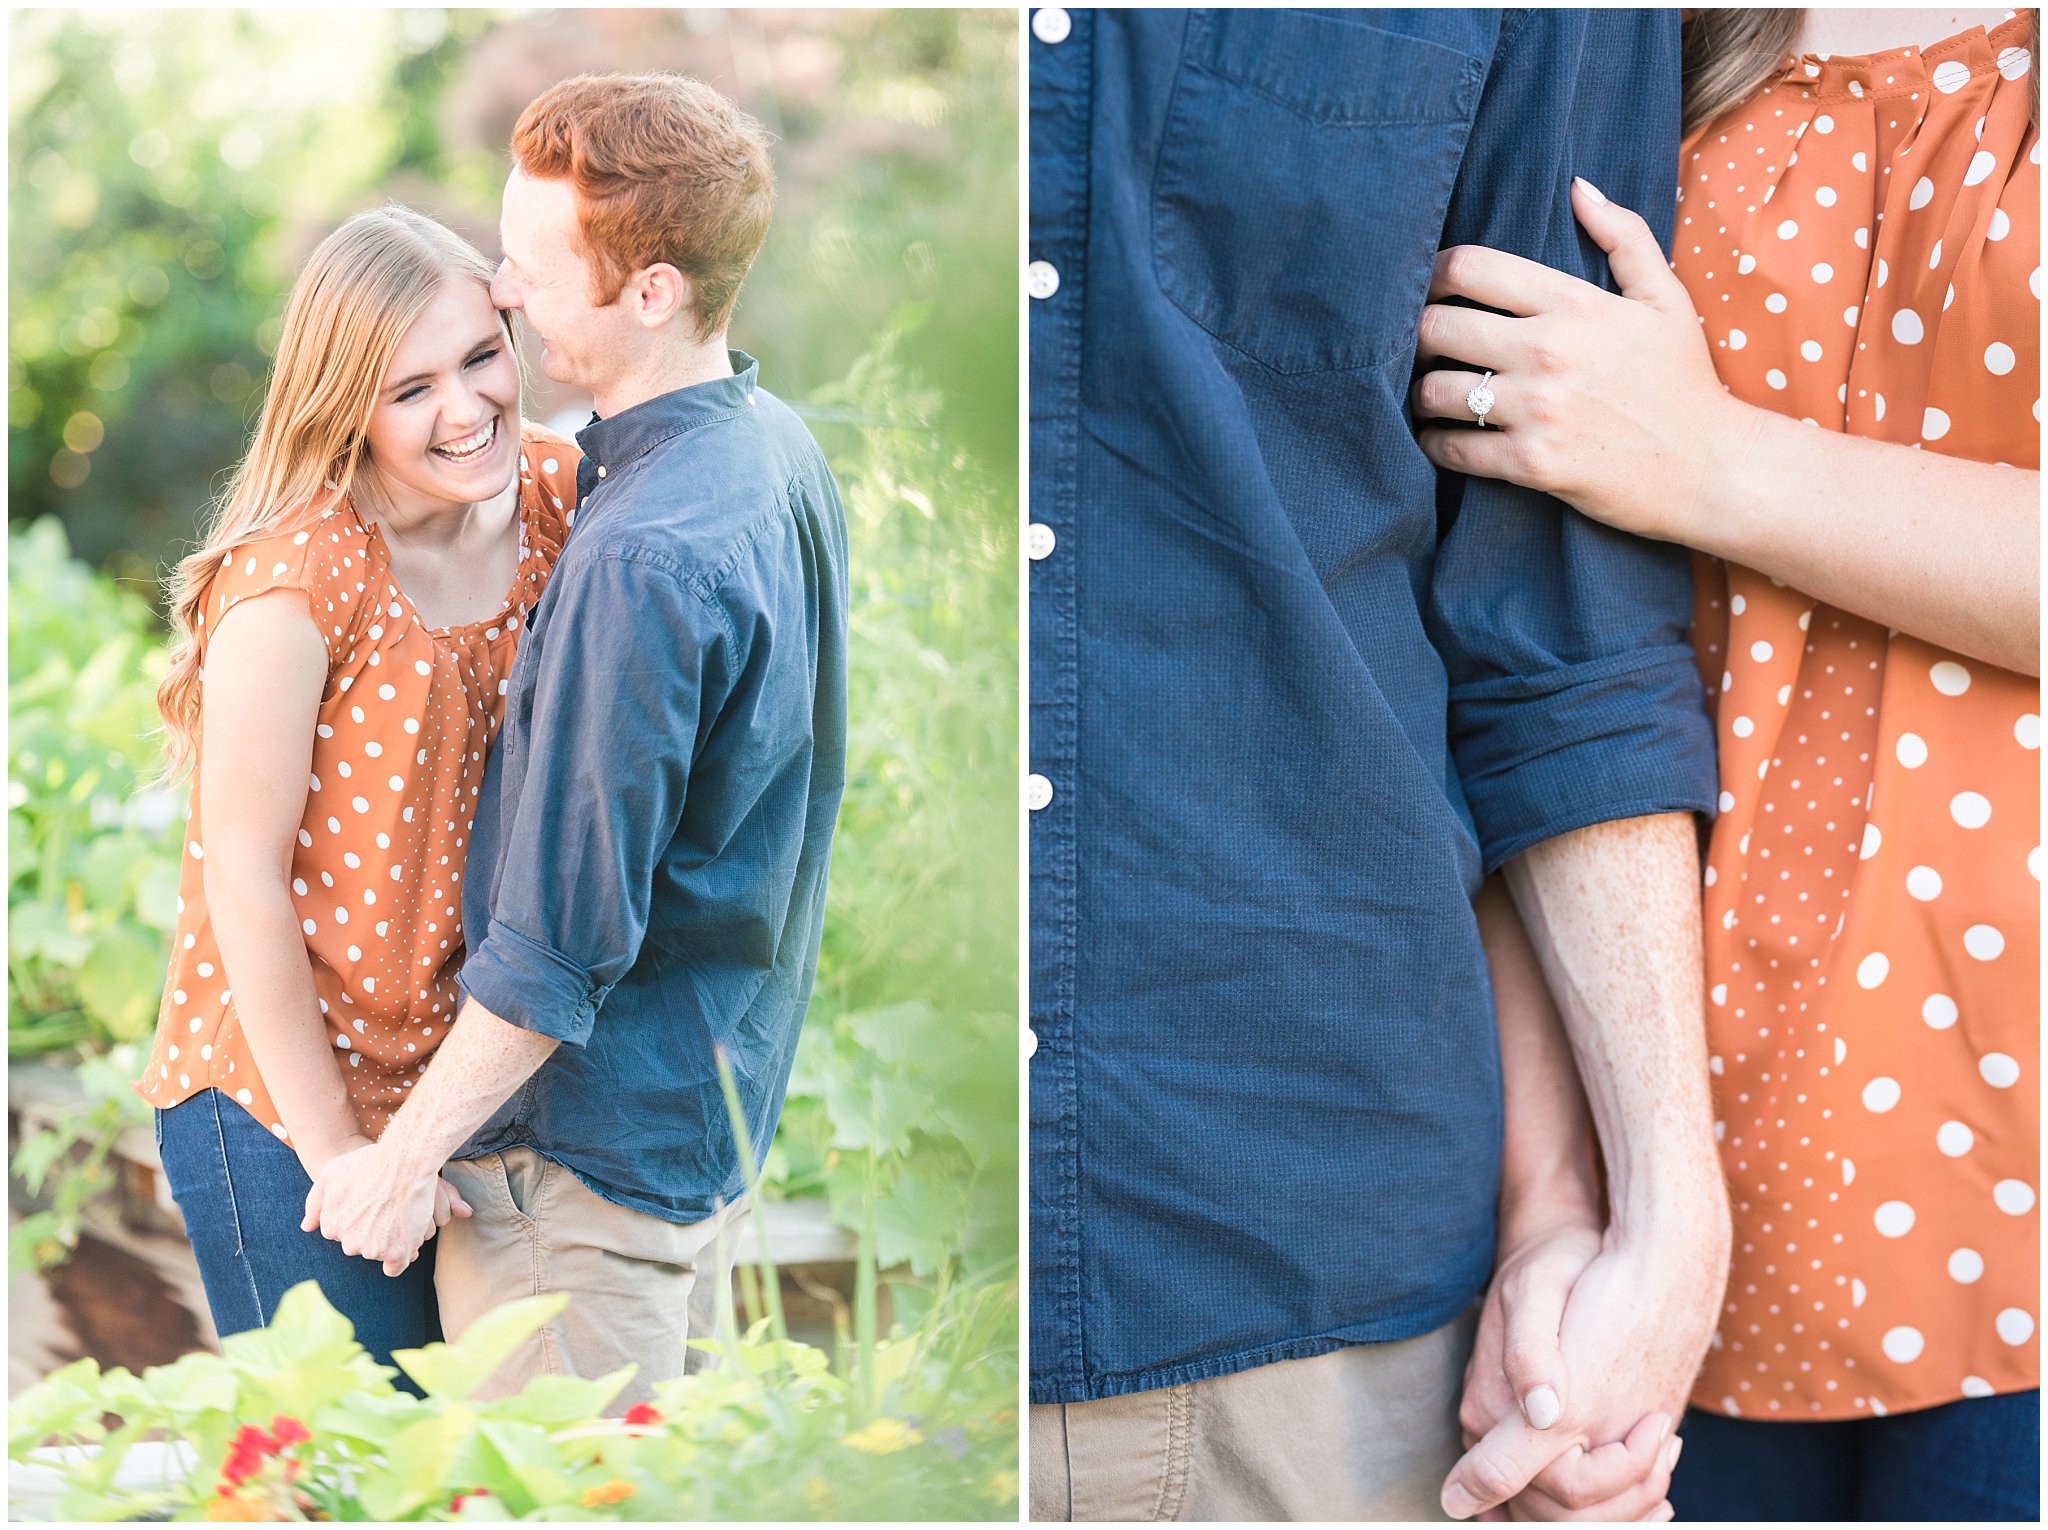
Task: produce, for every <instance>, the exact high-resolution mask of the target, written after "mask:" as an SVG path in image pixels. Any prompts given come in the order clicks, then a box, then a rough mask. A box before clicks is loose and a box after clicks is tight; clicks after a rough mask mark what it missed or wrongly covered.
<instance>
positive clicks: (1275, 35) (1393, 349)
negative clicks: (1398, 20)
mask: <svg viewBox="0 0 2048 1530" xmlns="http://www.w3.org/2000/svg"><path fill="white" fill-rule="evenodd" d="M1354 14H1355V13H1354ZM1483 73H1484V71H1483V67H1482V65H1481V64H1480V62H1479V61H1478V60H1476V59H1472V58H1468V57H1467V56H1466V55H1464V54H1462V53H1460V52H1458V51H1457V50H1456V49H1453V48H1447V47H1445V46H1443V45H1441V44H1439V43H1433V42H1427V41H1424V40H1423V39H1421V38H1417V37H1410V36H1406V35H1404V34H1402V33H1398V32H1389V31H1385V30H1382V29H1381V28H1379V27H1376V26H1371V25H1368V24H1367V23H1365V22H1362V21H1358V20H1355V19H1351V18H1350V17H1346V18H1344V19H1338V18H1335V17H1331V16H1327V15H1318V14H1313V13H1309V12H1305V11H1247V10H1227V11H1217V10H1210V11H1195V12H1193V13H1191V15H1190V16H1189V19H1188V30H1187V41H1186V48H1185V52H1184V54H1183V57H1182V59H1181V69H1180V75H1179V78H1178V79H1177V80H1176V81H1175V84H1174V94H1173V99H1172V101H1171V103H1170V104H1169V106H1168V108H1167V116H1166V127H1165V133H1164V137H1163V141H1162V142H1161V145H1160V152H1159V163H1158V167H1157V170H1156V172H1155V175H1154V179H1153V187H1152V254H1153V263H1154V267H1155V269H1156V273H1157V275H1158V279H1159V284H1160V286H1161V288H1162V289H1163V290H1164V291H1165V293H1166V296H1167V297H1168V298H1169V299H1171V300H1172V302H1173V303H1174V305H1175V306H1176V307H1178V308H1179V309H1180V310H1181V311H1182V312H1183V313H1185V314H1186V315H1187V316H1188V317H1189V318H1190V319H1192V320H1194V321H1195V323H1197V324H1199V325H1200V326H1201V327H1202V328H1203V329H1205V330H1207V331H1208V332H1209V333H1210V334H1211V335H1213V336H1215V337H1216V338H1217V339H1218V340H1221V341H1223V342H1224V343H1225V344H1227V345H1229V346H1231V347H1233V348H1234V349H1236V350H1239V351H1242V352H1244V353H1245V354H1246V355H1249V356H1252V357H1254V358H1256V359H1257V360H1258V361H1260V362H1262V363H1264V364H1265V365H1266V366H1268V367H1271V368H1272V369H1273V370H1275V371H1278V372H1289V373H1302V372H1327V371H1338V370H1345V369H1350V368H1357V367H1376V366H1379V365H1382V364H1383V363H1386V362H1388V361H1391V360H1393V359H1394V358H1396V357H1399V356H1407V355H1411V354H1412V353H1413V351H1414V346H1415V324H1416V321H1417V320H1418V319H1419V318H1420V317H1421V313H1422V304H1423V299H1424V296H1425V294H1426V293H1427V291H1428V287H1429V270H1430V262H1431V260H1432V258H1433V257H1434V255H1435V253H1436V248H1437V244H1438V241H1439V239H1440V237H1441V235H1442V232H1443V222H1444V215H1445V211H1446V209H1447V208H1448V206H1449V204H1450V195H1451V185H1452V182H1453V181H1454V180H1455V179H1456V176H1457V171H1458V164H1459V161H1460V159H1461V158H1462V156H1463V154H1464V148H1465V138H1466V134H1467V132H1468V131H1469V129H1470V126H1471V118H1472V114H1473V111H1474V109H1475V107H1476V105H1477V102H1478V96H1479V89H1480V85H1481V82H1482V78H1483Z"/></svg>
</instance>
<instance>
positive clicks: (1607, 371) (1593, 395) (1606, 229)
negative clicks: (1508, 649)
mask: <svg viewBox="0 0 2048 1530" xmlns="http://www.w3.org/2000/svg"><path fill="white" fill-rule="evenodd" d="M1572 208H1573V211H1574V212H1576V213H1577V215H1578V218H1579V221H1580V223H1581V224H1583V225H1584V226H1585V229H1586V232H1587V233H1588V234H1590V235H1591V236H1592V238H1593V241H1594V242H1595V243H1596V244H1598V245H1599V246H1600V247H1601V249H1603V250H1605V251H1606V252H1607V255H1608V263H1609V269H1610V270H1612V272H1613V274H1614V278H1615V280H1616V282H1617V283H1618V284H1619V285H1620V287H1621V295H1620V296H1616V295H1615V294H1613V293H1611V292H1606V291H1604V290H1602V289H1601V288H1599V287H1596V286H1594V285H1593V284H1592V283H1590V282H1585V281H1581V280H1580V279H1579V278H1577V277H1575V276H1567V275H1565V274H1564V273H1563V272H1561V271H1554V270H1552V269H1551V268H1550V267H1548V266H1544V265H1541V264H1539V263H1537V262H1535V261H1532V260H1524V259H1523V258H1522V257H1520V256H1518V255H1510V254H1507V253H1505V252H1503V251H1500V250H1492V249H1487V248H1485V247H1484V246H1480V245H1459V246H1457V247H1455V248H1452V249H1448V250H1444V251H1441V252H1440V253H1439V254H1438V255H1437V259H1436V271H1435V275H1434V277H1433V278H1432V280H1431V282H1430V289H1429V295H1430V297H1431V298H1432V299H1433V300H1434V299H1441V298H1444V297H1451V296H1456V297H1464V298H1471V299H1473V300H1474V301H1476V302H1479V303H1483V304H1485V305H1486V306H1487V307H1488V308H1497V309H1501V310H1504V313H1501V314H1496V313H1485V312H1481V311H1479V310H1477V309H1472V308H1466V307H1461V306H1456V305H1452V304H1447V303H1443V302H1439V301H1432V302H1431V303H1430V304H1429V306H1427V307H1425V308H1424V309H1423V311H1422V323H1421V327H1420V335H1419V350H1418V354H1419V356H1420V357H1421V359H1423V360H1425V361H1429V360H1436V359H1438V358H1443V359H1448V360H1453V361H1457V362H1461V363H1463V364H1464V366H1465V367H1470V368H1472V369H1473V370H1471V371H1466V370H1463V369H1450V370H1445V371H1437V372H1427V373H1424V374H1423V376H1422V377H1421V378H1420V379H1419V380H1418V381H1417V382H1416V383H1415V385H1414V387H1413V388H1412V390H1411V392H1410V397H1409V402H1410V404H1411V406H1412V407H1413V410H1414V413H1415V416H1416V419H1417V420H1418V422H1423V423H1427V422H1428V421H1430V420H1462V421H1466V422H1468V423H1469V422H1470V421H1471V420H1472V419H1473V413H1472V410H1471V409H1470V407H1469V406H1468V405H1467V403H1466V395H1467V394H1468V393H1470V391H1471V390H1472V389H1473V388H1474V387H1476V386H1478V384H1479V382H1480V380H1481V372H1480V370H1479V369H1481V368H1484V369H1487V370H1490V371H1492V372H1493V374H1494V375H1493V378H1492V381H1491V382H1490V383H1488V387H1489V388H1490V389H1491V390H1492V392H1493V395H1494V398H1495V400H1496V403H1495V406H1494V408H1493V409H1492V410H1490V411H1489V412H1488V413H1487V415H1486V428H1484V429H1478V430H1473V429H1447V428H1445V427H1442V426H1436V425H1430V426H1429V428H1426V429H1424V430H1423V431H1422V432H1421V433H1420V435H1419V436H1418V438H1417V439H1418V440H1419V442H1420V444H1421V446H1422V450H1423V452H1424V453H1425V454H1426V455H1427V456H1428V457H1429V459H1430V461H1432V462H1434V463H1436V464H1437V466H1439V467H1442V468H1446V469H1449V470H1451V471H1454V472H1460V473H1471V474H1476V475H1478V476H1480V477H1484V478H1504V479H1507V480H1508V481H1509V482H1511V483H1518V484H1521V485H1523V486H1525V487H1527V488H1532V489H1540V490H1542V491H1543V492H1545V493H1548V494H1554V495H1556V496H1557V497H1558V498H1560V499H1562V500H1564V501H1566V502H1567V503H1568V504H1570V505H1572V506H1573V507H1574V508H1576V509H1578V510H1580V511H1581V512H1583V513H1584V514H1586V515H1589V516H1592V517H1593V518H1594V519H1596V520H1601V521H1605V522H1607V523H1608V524H1609V525H1611V526H1617V527H1620V528H1621V529H1622V530H1624V531H1632V532H1635V533H1637V534H1639V535H1642V536H1649V537H1657V538H1662V539H1665V540H1671V541H1684V540H1686V532H1687V527H1688V525H1689V524H1690V523H1691V521H1692V519H1693V516H1694V512H1695V509H1696V507H1697V506H1700V505H1702V504H1705V503H1706V502H1707V500H1708V495H1707V486H1708V484H1709V482H1710V480H1711V479H1712V478H1713V476H1714V475H1716V474H1718V473H1719V472H1721V471H1722V470H1723V465H1724V463H1725V462H1726V461H1727V460H1728V459H1729V458H1730V457H1731V456H1734V455H1739V453H1740V452H1741V451H1743V450H1745V449H1746V447H1745V446H1744V444H1743V443H1744V442H1745V441H1746V439H1747V436H1746V434H1745V432H1746V430H1747V429H1748V428H1749V427H1750V426H1751V425H1753V423H1754V422H1753V421H1750V420H1747V419H1746V418H1745V416H1747V415H1749V414H1751V413H1753V411H1750V410H1748V409H1747V408H1746V406H1744V405H1742V404H1741V403H1739V402H1737V401H1736V400H1734V399H1731V398H1730V397H1729V396H1728V394H1727V392H1726V391H1725V390H1724V389H1723V388H1722V386H1721V382H1720V379H1719V378H1718V377H1717V376H1716V375H1715V373H1714V364H1713V359H1712V356H1711V353H1710V352H1709V351H1708V348H1707V341H1706V336H1705V334H1704V333H1703V332H1702V329H1701V325H1700V319H1699V315H1698V313H1697V312H1696V311H1695V310H1694V308H1693V305H1692V299H1691V298H1690V297H1689V296H1688V295H1687V293H1686V290H1685V288H1684V286H1683V285H1682V284H1681V283H1680V282H1679V280H1678V278H1677V277H1676V276H1675V275H1673V274H1672V271H1671V268H1670V267H1669V266H1668V265H1666V264H1665V260H1664V255H1663V252H1662V251H1661V250H1660V249H1658V247H1657V241H1656V238H1655V236H1653V235H1652V234H1651V232H1650V229H1649V225H1648V224H1646V223H1645V222H1644V221H1643V220H1642V218H1640V217H1639V216H1637V215H1636V214H1635V213H1633V212H1631V211H1629V210H1628V209H1627V208H1625V207H1621V206H1618V205H1617V204H1615V203H1612V202H1609V201H1607V200H1606V198H1605V197H1603V196H1602V195H1601V194H1600V192H1599V191H1598V190H1597V189H1596V188H1594V187H1593V186H1592V184H1591V183H1590V182H1587V181H1584V180H1576V181H1574V182H1573V183H1572Z"/></svg>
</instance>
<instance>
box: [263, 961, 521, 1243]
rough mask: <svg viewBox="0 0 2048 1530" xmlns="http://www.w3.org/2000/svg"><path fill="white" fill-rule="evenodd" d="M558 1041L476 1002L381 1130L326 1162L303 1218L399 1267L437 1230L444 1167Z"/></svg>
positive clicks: (308, 1225) (457, 1021) (306, 1224)
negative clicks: (436, 1212) (437, 1196)
mask: <svg viewBox="0 0 2048 1530" xmlns="http://www.w3.org/2000/svg"><path fill="white" fill-rule="evenodd" d="M559 1045H561V1043H560V1042H558V1041H556V1040H555V1038H554V1037H552V1036H544V1035H541V1034H540V1033H539V1032H537V1031H530V1030H526V1029H523V1028H522V1027H520V1026H516V1025H509V1024H507V1023H506V1022H505V1021H503V1020H500V1019H499V1018H498V1017H497V1016H496V1015H494V1014H492V1013H491V1012H490V1011H489V1010H487V1009H485V1008H484V1007H483V1006H482V1005H481V1004H479V1003H477V1002H476V1000H474V999H471V1000H469V1001H468V1002H467V1003H465V1004H464V1005H463V1006H462V1011H461V1013H460V1014H459V1015H457V1016H456V1019H455V1024H454V1027H453V1028H452V1029H450V1031H449V1032H448V1037H447V1039H446V1040H445V1041H443V1042H442V1043H441V1046H440V1048H439V1050H437V1051H436V1052H435V1053H434V1061H433V1064H432V1065H431V1066H430V1067H429V1068H428V1069H427V1071H426V1072H425V1073H424V1074H422V1075H421V1076H420V1080H419V1082H418V1083H417V1084H416V1085H414V1086H413V1091H412V1093H411V1095H410V1096H408V1097H407V1099H406V1102H405V1104H404V1105H403V1106H401V1107H400V1108H399V1111H398V1114H397V1115H395V1116H393V1117H392V1118H391V1124H390V1125H389V1126H388V1127H386V1128H385V1130H384V1135H383V1136H382V1137H381V1138H380V1139H379V1140H378V1141H376V1142H374V1143H371V1144H370V1145H369V1146H367V1147H361V1148H357V1149H355V1150H354V1151H353V1152H349V1153H344V1154H342V1155H340V1156H339V1157H336V1158H333V1159H330V1160H329V1161H328V1163H327V1165H326V1167H325V1168H323V1169H322V1170H321V1172H320V1177H319V1178H318V1179H316V1180H315V1181H314V1182H313V1188H312V1190H311V1191H309V1192H308V1193H307V1195H306V1219H305V1221H304V1222H303V1223H302V1224H301V1225H302V1226H303V1227H304V1228H305V1230H306V1231H308V1232H311V1231H312V1230H313V1229H314V1228H316V1227H317V1228H319V1230H320V1231H321V1233H323V1234H324V1235H325V1236H327V1237H329V1238H332V1239H333V1240H334V1241H335V1242H337V1243H339V1244H340V1245H341V1248H342V1252H343V1253H346V1254H360V1255H361V1256H362V1257H363V1258H365V1259H371V1260H375V1261H376V1262H378V1263H379V1264H382V1265H383V1266H384V1273H385V1274H386V1275H396V1274H398V1273H399V1272H400V1271H401V1270H403V1269H404V1268H405V1267H406V1266H407V1265H408V1264H410V1263H412V1261H413V1259H414V1258H415V1257H416V1256H417V1254H418V1252H419V1247H420V1245H421V1244H422V1243H424V1242H425V1241H426V1240H427V1237H428V1234H429V1233H430V1232H431V1230H432V1228H433V1225H434V1186H435V1181H436V1180H437V1179H438V1178H439V1176H440V1173H441V1166H442V1165H443V1164H445V1163H446V1162H447V1161H448V1159H449V1157H450V1156H451V1155H452V1154H453V1153H454V1152H455V1150H456V1149H457V1148H459V1147H461V1146H462V1144H463V1143H465V1142H467V1141H468V1140H469V1139H470V1137H471V1136H472V1135H474V1134H475V1132H476V1130H477V1128H478V1127H480V1126H482V1125H483V1124H484V1122H486V1121H488V1120H489V1119H490V1118H491V1113H492V1112H493V1111H495V1110H496V1109H497V1108H498V1107H499V1106H500V1105H502V1104H503V1103H504V1102H505V1101H506V1100H507V1099H508V1098H510V1096H511V1094H512V1091H513V1090H515V1089H517V1088H518V1087H519V1086H520V1085H521V1084H523V1083H525V1082H526V1080H527V1079H528V1078H530V1077H531V1076H532V1075H533V1073H534V1070H535V1069H537V1068H539V1067H540V1065H541V1064H542V1063H544V1062H546V1061H547V1060H548V1058H549V1057H550V1056H551V1055H552V1054H553V1052H554V1050H555V1048H556V1047H557V1046H559Z"/></svg>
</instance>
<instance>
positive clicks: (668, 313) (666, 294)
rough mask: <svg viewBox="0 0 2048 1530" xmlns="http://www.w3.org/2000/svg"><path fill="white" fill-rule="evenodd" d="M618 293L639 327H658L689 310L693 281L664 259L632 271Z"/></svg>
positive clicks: (694, 290) (693, 298) (693, 294)
mask: <svg viewBox="0 0 2048 1530" xmlns="http://www.w3.org/2000/svg"><path fill="white" fill-rule="evenodd" d="M622 296H623V297H624V298H625V299H626V300H627V304H628V306H629V308H630V310H631V312H632V314H633V317H634V318H636V319H638V320H639V321H640V324H641V325H642V327H643V328H646V329H660V328H661V327H662V326H663V325H665V324H667V323H669V322H670V321H671V320H672V319H675V318H677V317H679V316H681V315H683V314H686V313H688V312H689V311H690V305H691V304H692V303H693V302H694V301H695V300H696V296H697V289H696V285H695V284H694V283H693V282H692V281H691V280H690V279H689V277H687V276H685V275H683V273H682V272H680V271H678V270H677V269H676V268H675V267H674V266H672V265H670V264H669V263H668V262H667V261H659V262H657V263H656V264H654V265H651V266H649V267H647V269H646V270H644V271H638V272H635V273H634V275H633V277H632V279H631V280H630V281H628V282H627V283H626V290H625V292H624V293H623V294H622Z"/></svg>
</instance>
